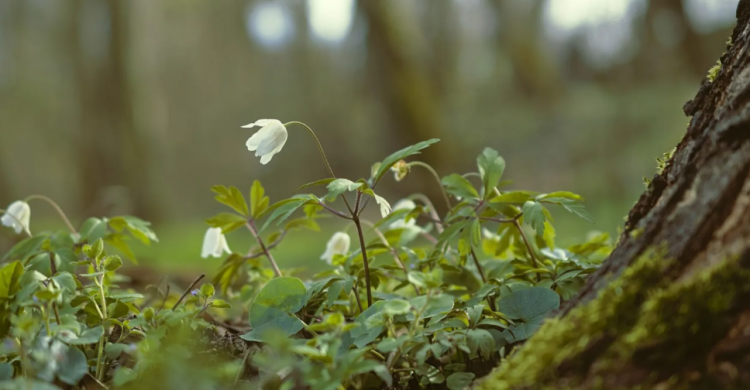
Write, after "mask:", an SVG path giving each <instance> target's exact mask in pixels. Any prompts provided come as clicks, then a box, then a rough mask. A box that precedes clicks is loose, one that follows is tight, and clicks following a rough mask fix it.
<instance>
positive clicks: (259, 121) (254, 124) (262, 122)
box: [240, 119, 279, 129]
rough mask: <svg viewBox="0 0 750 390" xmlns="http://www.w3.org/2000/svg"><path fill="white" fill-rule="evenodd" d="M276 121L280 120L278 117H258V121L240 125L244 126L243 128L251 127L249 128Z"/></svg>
mask: <svg viewBox="0 0 750 390" xmlns="http://www.w3.org/2000/svg"><path fill="white" fill-rule="evenodd" d="M274 121H275V122H279V120H278V119H258V120H257V121H255V122H253V123H250V124H247V125H245V126H240V127H242V128H243V129H249V128H252V127H254V126H261V127H262V126H265V125H267V124H269V123H272V122H274Z"/></svg>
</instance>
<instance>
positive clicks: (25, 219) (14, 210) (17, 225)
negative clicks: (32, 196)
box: [0, 200, 31, 234]
mask: <svg viewBox="0 0 750 390" xmlns="http://www.w3.org/2000/svg"><path fill="white" fill-rule="evenodd" d="M30 222H31V208H30V207H29V204H28V203H26V202H23V201H20V200H19V201H15V202H13V203H11V204H10V206H8V209H7V210H6V211H5V214H3V216H2V218H0V224H2V225H3V226H7V227H9V228H12V229H13V230H14V231H15V232H16V234H21V232H23V231H24V230H27V229H29V223H30Z"/></svg>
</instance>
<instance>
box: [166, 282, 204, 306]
mask: <svg viewBox="0 0 750 390" xmlns="http://www.w3.org/2000/svg"><path fill="white" fill-rule="evenodd" d="M205 277H206V274H200V276H198V277H197V278H195V280H193V283H190V286H189V287H188V288H187V290H185V292H184V293H182V295H181V296H180V299H178V300H177V302H175V304H174V305H172V310H174V309H176V308H177V306H180V303H182V300H183V299H185V297H186V296H187V295H188V294H190V291H192V290H193V287H195V285H196V284H198V282H200V281H201V279H203V278H205Z"/></svg>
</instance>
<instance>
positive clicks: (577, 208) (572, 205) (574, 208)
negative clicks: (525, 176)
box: [540, 197, 594, 223]
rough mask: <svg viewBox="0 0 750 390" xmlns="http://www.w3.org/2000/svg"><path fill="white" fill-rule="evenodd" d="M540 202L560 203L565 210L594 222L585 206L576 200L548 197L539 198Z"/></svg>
mask: <svg viewBox="0 0 750 390" xmlns="http://www.w3.org/2000/svg"><path fill="white" fill-rule="evenodd" d="M540 202H543V203H552V204H556V205H560V206H562V207H563V208H564V209H565V210H568V212H570V213H573V214H575V215H577V216H578V217H580V218H583V219H585V220H587V221H589V222H591V223H594V220H593V219H591V215H589V213H588V212H587V211H586V208H585V207H584V206H583V204H582V203H580V202H578V201H575V200H571V199H566V198H552V197H549V198H543V199H541V200H540Z"/></svg>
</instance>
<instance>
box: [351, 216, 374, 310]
mask: <svg viewBox="0 0 750 390" xmlns="http://www.w3.org/2000/svg"><path fill="white" fill-rule="evenodd" d="M353 221H354V225H355V226H356V227H357V234H359V246H360V248H361V250H362V263H363V264H364V266H365V288H366V289H367V307H370V306H372V291H371V287H370V264H368V260H367V246H366V244H365V236H364V234H363V233H362V223H360V221H359V216H356V215H355V216H354V219H353Z"/></svg>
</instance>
